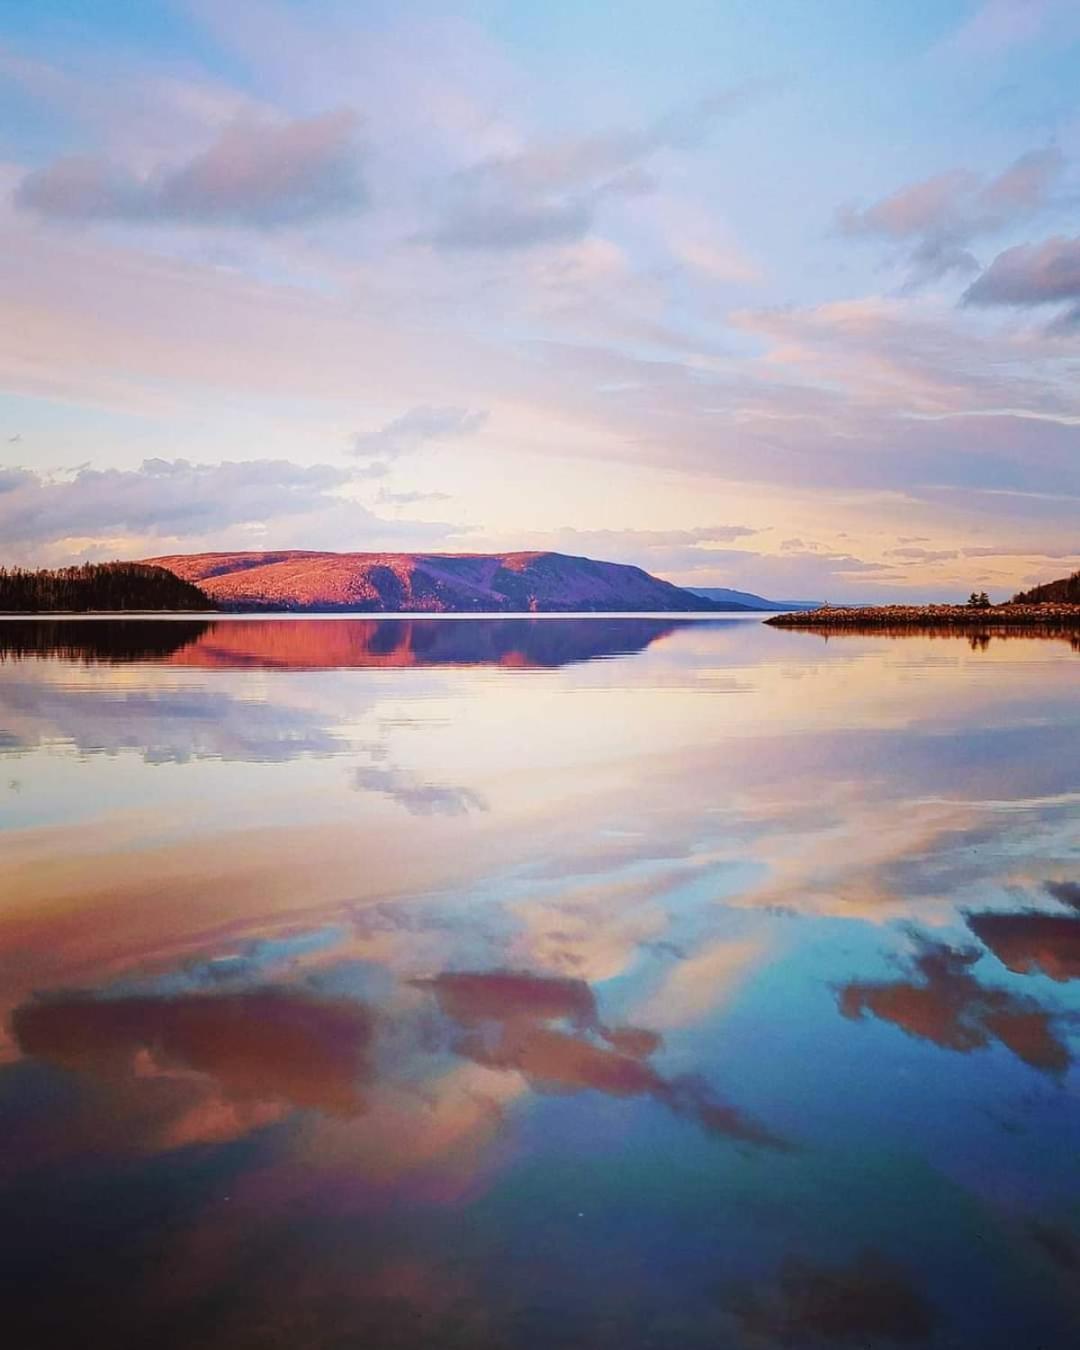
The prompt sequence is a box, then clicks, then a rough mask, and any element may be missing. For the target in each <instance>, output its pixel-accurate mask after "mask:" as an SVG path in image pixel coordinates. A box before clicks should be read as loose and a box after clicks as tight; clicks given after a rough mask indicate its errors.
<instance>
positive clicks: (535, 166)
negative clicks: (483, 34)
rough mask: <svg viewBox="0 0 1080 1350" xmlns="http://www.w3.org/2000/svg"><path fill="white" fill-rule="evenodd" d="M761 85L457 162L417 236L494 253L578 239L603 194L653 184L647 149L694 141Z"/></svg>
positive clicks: (688, 145)
mask: <svg viewBox="0 0 1080 1350" xmlns="http://www.w3.org/2000/svg"><path fill="white" fill-rule="evenodd" d="M763 87H764V86H763V85H761V84H760V83H757V84H746V85H742V86H739V87H737V88H734V89H729V90H722V91H720V92H718V93H716V94H713V95H710V96H708V97H706V98H703V99H699V100H697V101H696V102H693V103H689V104H687V105H685V106H684V107H681V108H677V109H674V110H672V111H671V112H670V113H668V114H666V115H665V116H664V117H662V118H660V119H658V120H657V121H656V122H654V123H653V124H652V125H651V126H647V127H644V128H641V129H637V130H629V131H612V132H607V133H600V134H596V135H592V136H583V137H579V138H577V139H567V140H564V141H557V142H553V143H549V144H545V145H537V146H534V147H531V148H529V149H525V150H522V151H519V152H518V153H516V154H504V155H497V156H492V157H491V158H489V159H486V160H483V161H482V162H480V163H479V164H475V165H472V166H471V167H469V168H467V169H462V170H460V171H459V172H458V173H456V174H454V175H453V176H452V177H451V178H450V179H449V181H448V182H447V184H446V186H445V189H444V193H443V201H442V204H441V211H440V215H439V219H438V221H437V222H436V224H435V225H434V226H433V228H431V229H430V230H428V231H426V232H424V233H422V234H420V235H419V236H418V240H419V242H422V243H429V244H433V245H435V246H436V247H438V248H444V249H475V250H488V251H495V252H499V251H512V250H517V249H526V248H532V247H536V246H538V245H543V244H566V243H571V242H573V241H575V240H579V239H582V238H584V236H585V235H586V234H587V233H588V232H589V229H590V227H591V226H592V223H593V218H594V216H595V214H596V211H597V209H598V208H599V206H600V204H601V203H602V202H603V201H604V200H605V199H606V198H609V197H620V196H622V197H625V196H637V195H639V194H642V193H649V192H652V191H653V189H654V187H655V181H654V179H653V176H652V174H651V173H650V172H649V171H648V169H647V167H646V165H647V162H648V161H649V160H650V159H651V158H653V156H655V155H657V154H658V153H660V152H661V151H665V150H673V151H685V150H689V149H692V148H693V147H694V146H696V145H698V144H700V143H701V142H702V141H703V140H704V139H705V137H706V136H707V134H708V132H709V131H710V130H711V128H712V127H713V126H714V125H715V123H716V122H717V121H718V120H719V119H721V118H722V117H725V116H728V115H730V114H731V113H733V112H735V111H737V110H738V109H739V108H741V107H743V106H744V105H745V104H746V102H747V101H749V100H750V99H752V98H754V97H756V96H757V95H758V94H759V93H760V92H761V90H762V89H763Z"/></svg>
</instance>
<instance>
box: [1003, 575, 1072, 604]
mask: <svg viewBox="0 0 1080 1350" xmlns="http://www.w3.org/2000/svg"><path fill="white" fill-rule="evenodd" d="M1045 601H1051V602H1053V603H1054V604H1058V605H1080V572H1074V573H1073V574H1072V576H1071V577H1062V578H1061V580H1060V581H1048V582H1047V583H1046V585H1045V586H1035V587H1034V588H1033V589H1032V590H1030V591H1020V592H1019V593H1018V594H1017V595H1014V596H1013V603H1014V604H1017V605H1040V604H1043V603H1044V602H1045Z"/></svg>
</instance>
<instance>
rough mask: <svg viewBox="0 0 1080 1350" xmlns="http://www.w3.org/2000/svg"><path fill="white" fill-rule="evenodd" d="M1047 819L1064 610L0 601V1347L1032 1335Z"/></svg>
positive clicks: (1058, 1261)
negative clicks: (771, 611)
mask: <svg viewBox="0 0 1080 1350" xmlns="http://www.w3.org/2000/svg"><path fill="white" fill-rule="evenodd" d="M1078 806H1080V651H1078V650H1077V648H1076V646H1075V645H1074V644H1071V643H1070V642H1069V641H1068V640H1067V639H1062V638H1056V639H1049V638H1047V639H1039V638H1035V637H1010V638H1001V637H991V638H990V639H989V641H988V642H987V641H979V640H975V641H974V642H973V641H971V640H969V639H968V638H964V637H960V638H953V637H936V638H923V637H908V638H893V637H886V636H882V637H854V636H853V637H845V638H838V639H834V640H832V641H829V642H825V641H824V640H822V639H821V638H820V637H817V636H813V635H808V634H799V633H783V632H778V631H776V630H772V629H768V628H765V627H763V626H761V625H760V624H759V623H758V622H757V621H751V620H741V621H740V620H725V621H689V622H688V621H678V620H673V621H668V620H665V619H635V618H618V619H548V620H491V621H488V620H463V621H455V620H428V621H417V622H410V621H406V620H391V621H366V620H365V621H345V620H332V621H330V620H327V621H318V620H295V621H293V620H290V621H281V622H274V621H237V622H227V621H221V622H215V623H206V624H204V623H201V622H192V621H184V622H179V621H178V622H138V621H129V622H102V621H84V622H76V621H71V622H66V623H56V624H38V623H25V622H9V623H4V624H0V826H2V834H0V925H2V926H0V1002H2V1007H3V1012H2V1027H3V1030H2V1033H0V1188H2V1189H0V1206H2V1212H3V1215H4V1223H3V1229H2V1236H0V1279H2V1280H3V1283H4V1286H5V1287H4V1302H3V1305H2V1307H3V1317H4V1326H5V1338H6V1340H7V1344H9V1345H12V1347H13V1350H23V1348H24V1347H26V1348H27V1350H37V1348H38V1347H48V1346H52V1345H64V1346H68V1345H71V1346H74V1345H86V1344H95V1345H105V1346H109V1347H128V1346H131V1347H140V1350H143V1348H144V1347H151V1348H152V1350H169V1348H171V1347H184V1348H185V1350H186V1348H187V1347H199V1350H226V1348H227V1350H236V1348H245V1347H252V1348H253V1350H254V1348H255V1347H282V1350H308V1348H309V1347H320V1348H323V1347H326V1348H329V1347H334V1350H346V1348H350V1350H351V1348H352V1347H357V1348H358V1350H359V1348H360V1347H364V1348H365V1350H367V1348H369V1347H373V1348H374V1350H380V1348H381V1347H420V1346H423V1347H428V1346H431V1347H439V1348H440V1350H442V1348H443V1347H529V1348H530V1350H531V1348H532V1347H536V1350H541V1348H542V1350H550V1348H551V1347H562V1346H584V1347H593V1346H597V1347H611V1348H612V1350H616V1348H617V1350H624V1348H626V1350H635V1348H636V1347H644V1346H650V1347H679V1348H680V1350H681V1348H682V1347H688V1348H689V1350H695V1348H696V1347H710V1350H725V1348H726V1347H735V1348H739V1347H744V1346H745V1347H771V1346H785V1347H787V1346H795V1347H803V1346H805V1347H832V1346H838V1347H843V1346H855V1347H867V1346H871V1347H875V1348H876V1347H879V1346H881V1347H888V1346H891V1345H901V1346H903V1345H910V1346H919V1347H923V1346H926V1347H962V1348H963V1350H967V1348H968V1347H971V1350H997V1348H998V1347H1000V1348H1001V1350H1040V1348H1045V1347H1052V1348H1053V1350H1058V1348H1059V1347H1060V1348H1061V1350H1068V1348H1071V1347H1075V1346H1076V1345H1077V1344H1080V1100H1078V1095H1077V1087H1078V1084H1080V1074H1078V1071H1077V1067H1076V1059H1077V1056H1078V1054H1080V997H1078V994H1080V810H1078ZM13 1328H14V1329H16V1330H15V1335H14V1338H13V1339H11V1338H10V1337H11V1333H12V1329H13Z"/></svg>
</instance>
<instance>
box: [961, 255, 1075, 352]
mask: <svg viewBox="0 0 1080 1350" xmlns="http://www.w3.org/2000/svg"><path fill="white" fill-rule="evenodd" d="M964 303H965V304H967V305H1009V306H1013V307H1015V308H1020V309H1033V308H1036V307H1038V306H1041V305H1065V306H1067V308H1066V309H1065V311H1064V313H1063V314H1062V315H1061V317H1060V318H1059V319H1058V320H1057V321H1056V323H1055V325H1054V327H1055V329H1056V330H1058V331H1061V332H1065V331H1070V330H1074V329H1077V328H1080V235H1076V236H1075V237H1074V238H1072V239H1067V238H1065V236H1064V235H1054V236H1053V237H1052V238H1050V239H1045V240H1044V241H1043V242H1042V243H1041V244H1018V245H1017V246H1016V247H1015V248H1007V249H1006V250H1005V252H1004V253H999V254H998V256H997V257H996V258H995V259H994V261H993V262H992V263H991V264H990V266H989V267H988V268H987V269H986V271H985V272H983V274H982V276H980V277H978V278H977V279H976V280H975V281H974V282H973V283H972V284H971V285H970V286H969V287H968V289H967V290H966V291H965V292H964Z"/></svg>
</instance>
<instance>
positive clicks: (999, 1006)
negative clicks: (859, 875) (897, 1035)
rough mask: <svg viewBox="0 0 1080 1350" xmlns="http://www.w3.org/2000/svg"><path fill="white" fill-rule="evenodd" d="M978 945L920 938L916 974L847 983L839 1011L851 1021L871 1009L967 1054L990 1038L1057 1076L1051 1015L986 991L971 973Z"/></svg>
mask: <svg viewBox="0 0 1080 1350" xmlns="http://www.w3.org/2000/svg"><path fill="white" fill-rule="evenodd" d="M977 960H978V952H976V951H956V950H954V949H953V948H951V947H947V946H945V945H944V944H940V943H931V942H926V943H924V944H923V946H922V948H921V950H920V951H919V952H918V953H917V954H916V956H915V959H914V962H913V965H914V968H915V971H916V972H917V973H918V975H919V977H920V978H919V979H918V980H917V981H916V980H910V981H907V980H897V981H890V982H881V983H868V984H860V983H858V982H853V983H851V984H848V985H845V986H844V987H843V988H842V989H841V991H840V995H839V1003H840V1011H841V1012H842V1013H843V1014H844V1016H845V1017H850V1018H852V1019H853V1020H855V1021H858V1020H859V1019H861V1018H862V1017H863V1016H864V1015H865V1014H866V1013H868V1012H869V1013H871V1014H872V1015H873V1016H874V1017H878V1018H880V1019H882V1020H883V1021H886V1022H892V1023H893V1024H894V1025H895V1026H898V1027H900V1028H901V1029H902V1030H903V1031H904V1032H906V1033H907V1035H909V1036H915V1037H917V1038H919V1039H920V1040H926V1041H931V1042H933V1043H934V1044H935V1045H939V1046H941V1047H942V1048H943V1049H945V1050H956V1051H959V1052H961V1053H963V1054H968V1053H970V1052H971V1051H973V1050H981V1049H985V1048H986V1047H987V1046H989V1045H990V1044H991V1043H992V1042H994V1041H997V1042H998V1043H999V1044H1001V1045H1003V1046H1005V1047H1006V1048H1007V1049H1009V1050H1011V1051H1012V1053H1013V1054H1014V1055H1016V1056H1017V1058H1019V1059H1022V1060H1023V1061H1024V1063H1025V1064H1030V1065H1031V1066H1032V1068H1035V1069H1040V1070H1042V1071H1043V1072H1044V1073H1049V1074H1062V1073H1064V1072H1065V1071H1066V1070H1067V1069H1068V1068H1069V1065H1070V1063H1071V1062H1072V1056H1071V1054H1070V1052H1069V1047H1068V1046H1067V1045H1066V1043H1065V1042H1064V1041H1063V1040H1062V1039H1061V1038H1060V1037H1059V1036H1058V1034H1057V1031H1056V1029H1055V1027H1054V1024H1053V1018H1052V1015H1051V1014H1050V1013H1049V1012H1048V1011H1046V1009H1044V1008H1042V1007H1041V1006H1040V1005H1039V1004H1038V1003H1036V1002H1034V1000H1032V999H1026V998H1021V997H1019V996H1017V995H1014V994H1011V993H1009V992H1008V991H1006V990H1004V989H991V988H987V987H986V986H984V985H982V984H980V983H979V981H978V980H976V979H975V977H974V976H973V975H972V974H971V973H970V967H971V966H972V965H973V964H974V962H975V961H977Z"/></svg>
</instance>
